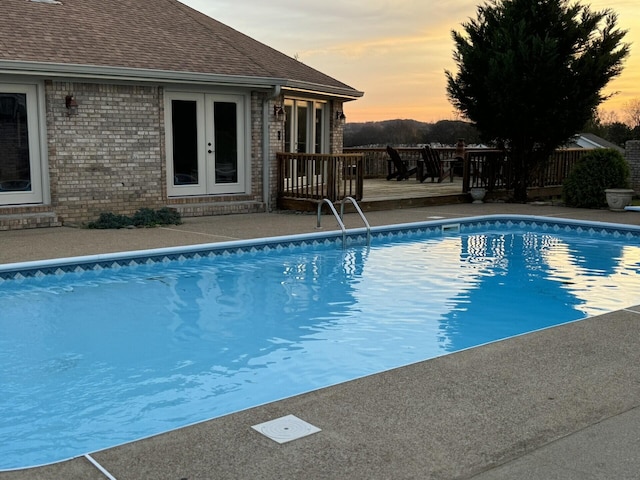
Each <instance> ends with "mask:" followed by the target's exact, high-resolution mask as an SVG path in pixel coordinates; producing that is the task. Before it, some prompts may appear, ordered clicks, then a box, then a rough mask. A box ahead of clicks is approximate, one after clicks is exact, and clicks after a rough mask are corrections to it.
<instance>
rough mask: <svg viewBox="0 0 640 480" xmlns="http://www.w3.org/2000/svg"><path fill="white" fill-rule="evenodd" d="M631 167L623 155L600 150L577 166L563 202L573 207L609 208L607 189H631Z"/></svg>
mask: <svg viewBox="0 0 640 480" xmlns="http://www.w3.org/2000/svg"><path fill="white" fill-rule="evenodd" d="M630 176H631V173H630V170H629V165H628V163H627V161H626V160H625V158H624V157H623V156H622V154H621V153H620V152H618V151H617V150H614V149H612V148H598V149H594V150H592V151H591V152H589V153H587V154H586V155H585V156H584V157H582V159H580V160H579V161H578V163H576V165H575V166H574V167H573V169H572V170H571V172H570V173H569V175H568V176H567V178H566V179H565V181H564V184H563V186H562V195H563V197H564V202H565V203H566V204H567V205H568V206H570V207H581V208H601V207H606V205H607V199H606V197H605V193H604V191H605V189H607V188H629V186H630V184H629V178H630Z"/></svg>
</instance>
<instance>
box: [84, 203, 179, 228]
mask: <svg viewBox="0 0 640 480" xmlns="http://www.w3.org/2000/svg"><path fill="white" fill-rule="evenodd" d="M181 223H182V219H181V217H180V214H179V213H178V212H176V211H174V210H171V209H169V208H161V209H160V210H152V209H150V208H141V209H140V210H138V211H137V212H136V213H134V214H133V217H128V216H126V215H118V214H115V213H101V214H100V217H98V220H96V221H95V222H91V223H89V224H88V225H87V228H99V229H107V228H127V227H156V226H158V225H180V224H181Z"/></svg>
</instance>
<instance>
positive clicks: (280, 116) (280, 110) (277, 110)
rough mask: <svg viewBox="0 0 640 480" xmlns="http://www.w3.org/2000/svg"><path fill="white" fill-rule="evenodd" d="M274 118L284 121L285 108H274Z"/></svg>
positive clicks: (276, 106) (278, 106) (277, 106)
mask: <svg viewBox="0 0 640 480" xmlns="http://www.w3.org/2000/svg"><path fill="white" fill-rule="evenodd" d="M273 116H274V117H276V120H282V119H283V118H284V108H282V105H274V106H273Z"/></svg>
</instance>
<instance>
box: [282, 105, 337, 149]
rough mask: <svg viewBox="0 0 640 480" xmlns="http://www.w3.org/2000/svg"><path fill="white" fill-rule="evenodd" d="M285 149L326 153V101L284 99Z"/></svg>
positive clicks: (327, 140)
mask: <svg viewBox="0 0 640 480" xmlns="http://www.w3.org/2000/svg"><path fill="white" fill-rule="evenodd" d="M284 108H285V126H284V129H285V133H284V139H285V151H286V152H292V153H326V151H327V149H328V144H329V139H328V136H327V134H326V132H327V131H328V128H327V125H326V123H327V117H326V103H324V102H318V101H311V100H297V99H287V100H285V106H284Z"/></svg>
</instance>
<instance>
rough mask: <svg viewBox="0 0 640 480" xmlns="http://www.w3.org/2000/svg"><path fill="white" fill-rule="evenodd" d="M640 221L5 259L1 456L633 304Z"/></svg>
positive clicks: (199, 414)
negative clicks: (21, 261)
mask: <svg viewBox="0 0 640 480" xmlns="http://www.w3.org/2000/svg"><path fill="white" fill-rule="evenodd" d="M639 235H640V230H639V229H637V228H635V227H628V226H616V225H605V224H580V223H578V222H570V221H561V220H556V219H544V218H530V217H482V218H472V219H466V220H463V221H460V222H457V223H456V224H451V223H447V222H430V223H424V224H411V225H402V226H394V227H385V228H377V229H374V231H373V241H372V246H371V248H367V247H366V246H364V245H363V237H364V234H363V233H362V232H360V233H359V234H356V235H355V238H353V239H352V240H353V241H352V242H351V244H350V245H349V246H348V247H347V248H345V249H342V248H341V240H342V239H341V236H340V235H338V234H336V235H326V234H319V235H306V236H297V237H290V238H277V239H262V240H258V241H251V242H236V243H228V244H214V245H210V246H198V247H190V248H186V249H164V250H154V251H148V252H137V253H130V254H121V255H106V256H100V257H87V258H81V259H66V260H60V261H51V262H39V263H27V264H20V265H13V266H4V267H2V268H0V282H1V283H0V306H1V307H2V316H0V332H1V336H0V374H1V375H2V378H1V383H0V384H2V386H3V393H4V395H2V398H0V411H2V412H3V415H2V418H0V438H2V439H3V441H2V446H0V468H1V469H12V468H18V467H24V466H28V465H35V464H43V463H49V462H52V461H57V460H61V459H65V458H69V457H73V456H76V455H80V454H83V453H87V452H91V451H95V450H99V449H102V448H106V447H109V446H113V445H116V444H120V443H124V442H128V441H131V440H134V439H137V438H141V437H144V436H148V435H152V434H155V433H159V432H162V431H167V430H171V429H174V428H177V427H179V426H183V425H186V424H190V423H194V422H198V421H202V420H205V419H208V418H213V417H216V416H219V415H223V414H226V413H229V412H232V411H237V410H240V409H243V408H248V407H250V406H254V405H257V404H261V403H265V402H269V401H272V400H275V399H278V398H284V397H287V396H291V395H295V394H297V393H301V392H304V391H309V390H313V389H316V388H321V387H323V386H327V385H331V384H335V383H339V382H342V381H345V380H348V379H351V378H357V377H361V376H363V375H368V374H372V373H376V372H379V371H382V370H387V369H390V368H394V367H396V366H401V365H406V364H409V363H413V362H417V361H421V360H424V359H427V358H433V357H435V356H438V355H443V354H446V353H450V352H453V351H458V350H460V349H464V348H468V347H471V346H474V345H478V344H482V343H486V342H490V341H493V340H497V339H500V338H505V337H509V336H513V335H517V334H520V333H524V332H527V331H531V330H535V329H539V328H544V327H547V326H550V325H553V324H557V323H564V322H567V321H572V320H576V319H580V318H585V317H586V316H591V315H595V314H598V313H603V312H606V311H611V310H615V309H619V308H624V307H626V306H629V305H632V304H635V303H637V299H638V298H640V296H639V294H640V284H639V282H638V280H636V278H637V277H638V275H637V273H638V271H639V270H640V242H639V238H640V237H639ZM522 292H524V293H526V295H524V296H518V295H519V294H520V293H522ZM534 294H535V296H533V295H534ZM5 439H11V440H10V441H6V440H5Z"/></svg>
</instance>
